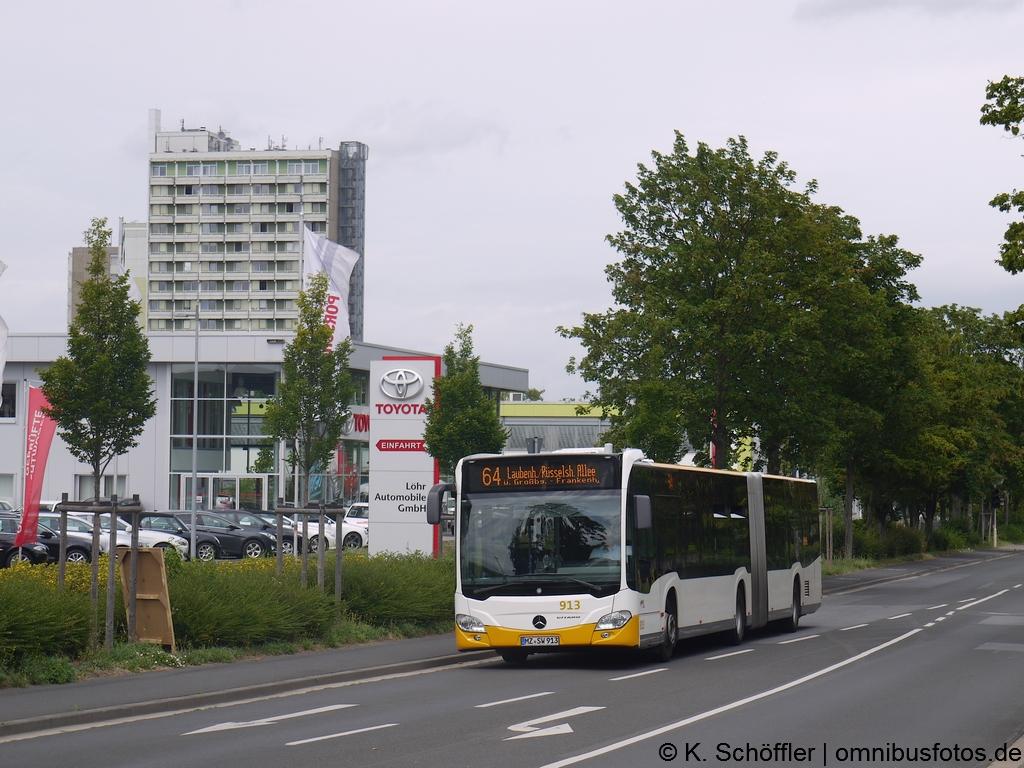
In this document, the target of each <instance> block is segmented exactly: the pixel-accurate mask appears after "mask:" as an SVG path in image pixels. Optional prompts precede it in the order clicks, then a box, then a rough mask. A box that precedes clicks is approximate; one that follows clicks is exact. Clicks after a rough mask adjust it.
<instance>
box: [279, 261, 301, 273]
mask: <svg viewBox="0 0 1024 768" xmlns="http://www.w3.org/2000/svg"><path fill="white" fill-rule="evenodd" d="M298 269H299V262H297V261H279V262H277V271H278V272H297V271H298Z"/></svg>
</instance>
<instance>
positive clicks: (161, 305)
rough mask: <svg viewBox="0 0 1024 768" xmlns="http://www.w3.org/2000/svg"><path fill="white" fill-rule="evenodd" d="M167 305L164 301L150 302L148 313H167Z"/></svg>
mask: <svg viewBox="0 0 1024 768" xmlns="http://www.w3.org/2000/svg"><path fill="white" fill-rule="evenodd" d="M168 303H169V302H166V301H150V302H149V311H150V312H167V311H168V309H169V308H168V306H167V304H168Z"/></svg>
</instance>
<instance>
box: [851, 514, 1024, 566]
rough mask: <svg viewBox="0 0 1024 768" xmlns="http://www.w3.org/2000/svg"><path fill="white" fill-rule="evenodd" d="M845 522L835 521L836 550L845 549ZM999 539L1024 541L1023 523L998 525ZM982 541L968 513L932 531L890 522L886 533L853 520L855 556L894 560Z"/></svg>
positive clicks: (863, 522) (973, 546)
mask: <svg viewBox="0 0 1024 768" xmlns="http://www.w3.org/2000/svg"><path fill="white" fill-rule="evenodd" d="M845 530H846V529H845V526H844V525H843V521H842V520H841V519H837V520H836V521H835V528H834V532H833V551H834V552H842V551H843V547H844V546H845ZM997 530H998V535H999V541H1000V542H1014V543H1021V542H1024V526H1021V525H1020V524H1019V523H1011V524H1010V525H1000V526H999V527H998V529H997ZM981 545H982V540H981V536H980V535H979V533H978V532H977V530H976V529H974V527H973V526H972V525H971V523H970V521H969V520H968V519H967V518H966V517H961V518H957V519H955V520H946V521H943V523H942V525H941V527H937V528H936V529H935V530H933V531H932V532H931V534H927V535H926V534H925V532H924V529H923V528H911V527H909V526H906V525H902V524H900V523H890V524H889V525H888V526H887V527H886V531H885V533H884V534H883V533H882V532H881V530H880V529H879V528H878V527H877V526H874V527H868V525H867V524H866V522H865V521H864V520H854V521H853V556H854V557H855V558H868V559H872V560H891V559H893V558H898V557H908V556H912V555H919V554H923V553H925V552H951V551H957V550H966V549H973V548H975V547H980V546H981Z"/></svg>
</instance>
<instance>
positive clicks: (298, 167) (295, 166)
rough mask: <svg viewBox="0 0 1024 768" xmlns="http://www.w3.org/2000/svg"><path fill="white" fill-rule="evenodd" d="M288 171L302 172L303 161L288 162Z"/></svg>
mask: <svg viewBox="0 0 1024 768" xmlns="http://www.w3.org/2000/svg"><path fill="white" fill-rule="evenodd" d="M288 173H302V161H301V160H300V161H299V162H297V163H292V162H289V163H288Z"/></svg>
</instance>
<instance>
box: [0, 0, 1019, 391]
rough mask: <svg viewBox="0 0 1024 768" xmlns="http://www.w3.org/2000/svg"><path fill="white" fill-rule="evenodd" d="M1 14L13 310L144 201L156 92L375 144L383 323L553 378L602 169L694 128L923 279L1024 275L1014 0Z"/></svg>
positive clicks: (99, 9) (994, 308)
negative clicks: (884, 238) (785, 180)
mask: <svg viewBox="0 0 1024 768" xmlns="http://www.w3.org/2000/svg"><path fill="white" fill-rule="evenodd" d="M4 27H5V29H6V30H7V31H8V34H7V35H5V39H4V44H3V47H2V48H0V64H2V67H0V83H2V87H0V94H2V97H3V99H2V106H0V114H2V121H0V136H2V138H3V146H4V154H5V162H4V173H3V175H2V176H0V208H2V210H3V213H4V223H5V231H6V232H7V235H6V237H5V238H4V247H3V249H2V251H0V259H2V260H3V261H5V262H7V263H8V265H9V269H8V270H7V272H6V273H5V274H4V275H3V277H2V278H0V315H3V317H4V318H5V319H6V320H7V323H8V325H9V326H10V328H11V331H12V332H62V331H64V330H65V325H66V315H67V311H66V306H67V277H66V275H67V254H68V251H69V250H70V248H71V247H72V246H75V245H79V244H81V242H82V234H81V233H82V231H83V230H84V229H85V228H86V227H87V226H88V223H89V219H90V218H91V217H93V216H106V217H109V218H110V220H111V221H112V222H116V220H117V217H118V216H124V217H125V218H126V220H145V217H146V206H147V200H146V188H147V183H148V179H147V154H146V152H147V149H146V127H147V110H148V109H149V108H151V107H157V108H159V109H161V110H162V112H163V123H164V126H166V127H174V126H177V125H178V124H179V122H180V120H181V119H182V118H184V120H185V123H186V125H187V126H188V127H198V126H200V125H204V126H207V127H211V128H213V127H217V126H221V127H223V128H224V129H225V130H226V131H228V132H229V133H230V135H231V136H232V137H234V138H236V139H238V140H239V141H240V142H241V144H242V146H243V147H249V146H256V147H265V146H266V141H267V137H268V135H269V136H272V137H274V138H275V140H276V141H280V138H281V136H282V135H284V136H287V137H288V144H289V146H295V145H297V146H300V147H305V146H309V145H312V146H313V147H316V146H318V143H319V139H320V137H323V139H324V146H334V147H336V146H337V145H338V143H339V142H340V141H343V140H358V141H362V142H365V143H366V144H368V145H369V147H370V159H369V163H368V166H367V198H366V200H367V202H366V333H365V338H366V340H367V341H371V342H377V343H383V344H389V345H395V346H400V347H406V348H410V349H416V350H423V351H432V352H440V351H441V349H442V348H443V347H444V345H445V344H446V343H448V342H449V341H450V340H451V339H452V337H453V335H454V331H455V326H456V324H457V323H460V322H463V323H472V324H473V326H474V328H475V333H474V339H475V344H476V350H477V352H478V353H479V354H480V355H481V356H482V357H483V359H484V360H487V361H491V362H496V363H504V364H508V365H514V366H520V367H525V368H529V370H530V381H531V384H532V385H533V386H534V387H537V388H539V389H544V390H546V398H548V399H561V398H568V397H578V396H580V395H581V394H582V393H583V392H584V390H585V389H586V388H587V385H586V383H584V382H582V381H580V380H579V379H576V378H572V377H569V376H568V375H567V374H566V373H565V370H564V369H565V364H566V362H567V360H568V359H569V357H570V356H571V355H577V354H579V353H580V350H579V348H578V347H577V346H576V345H575V344H574V343H572V342H570V341H566V340H563V339H560V338H559V337H558V336H557V335H556V334H555V327H556V326H558V325H560V324H561V325H572V324H575V323H576V322H578V320H579V319H580V315H581V313H583V312H599V311H604V310H606V309H607V308H608V307H609V306H610V302H611V296H610V291H609V285H608V283H607V282H606V281H605V277H604V267H605V265H607V264H608V263H610V262H612V261H615V260H616V253H615V252H614V251H613V250H612V249H611V248H610V247H609V246H608V245H607V244H606V243H605V241H604V237H605V235H607V234H608V233H611V232H615V231H617V230H618V228H619V220H618V217H617V214H616V212H615V209H614V207H613V205H612V195H613V194H615V193H616V192H619V191H620V190H621V189H622V186H623V184H624V183H625V182H626V181H630V180H633V179H634V178H635V174H636V166H637V164H638V163H645V164H648V163H649V161H650V152H651V150H655V149H656V150H659V151H668V150H670V148H671V142H672V131H673V130H674V129H678V130H679V131H681V132H682V133H683V134H684V135H685V136H686V138H687V140H688V142H689V143H690V144H691V146H695V145H696V143H697V142H698V141H703V142H706V143H708V144H710V145H712V146H714V147H720V146H723V145H724V143H725V141H726V139H727V138H728V137H731V136H737V135H740V134H742V135H744V136H746V137H747V139H748V141H749V142H750V146H751V151H752V152H753V153H754V154H755V155H757V156H759V155H760V154H762V153H763V152H764V151H765V150H769V149H771V150H775V151H777V152H778V153H779V155H780V157H781V159H783V160H785V161H787V162H788V163H789V164H790V165H791V166H792V167H793V168H794V169H795V170H796V171H797V173H798V174H799V176H798V184H799V186H801V187H802V185H803V182H805V181H807V180H809V179H811V178H816V179H817V180H818V182H819V185H820V188H819V192H818V195H817V200H818V201H819V202H822V203H828V204H831V205H837V206H839V207H841V208H843V209H844V210H846V211H847V212H848V213H850V214H852V215H854V216H856V217H858V218H859V219H860V220H861V223H862V225H863V228H864V231H865V233H866V234H867V233H875V234H877V233H887V234H896V235H898V236H899V237H900V240H901V244H902V245H903V246H904V247H906V248H908V249H910V250H912V251H914V252H916V253H920V254H922V255H923V256H924V264H923V266H922V267H921V268H920V269H919V270H917V271H916V272H915V273H913V275H912V279H913V280H914V282H915V283H916V284H917V286H918V288H919V289H920V292H921V295H922V298H923V303H924V304H926V305H929V306H932V305H939V304H946V303H954V302H955V303H958V304H962V305H968V306H974V307H980V308H982V309H984V310H985V311H986V312H1003V311H1006V310H1008V309H1012V308H1015V307H1017V306H1018V305H1019V304H1021V303H1022V302H1024V295H1022V290H1021V289H1022V287H1024V282H1022V281H1024V276H1017V277H1012V276H1010V275H1009V274H1008V273H1006V272H1004V271H1003V270H1002V269H1001V268H999V267H998V266H997V265H996V264H995V263H994V260H995V259H996V258H997V256H998V244H999V242H1000V240H1001V237H1002V232H1003V230H1004V229H1005V227H1006V224H1007V223H1008V222H1009V217H1008V216H1007V215H1005V214H1001V213H999V212H997V211H995V210H993V209H991V208H989V207H988V205H987V202H988V201H989V200H990V199H991V198H992V196H993V195H995V194H996V193H997V192H1001V191H1010V190H1011V189H1013V188H1021V187H1024V160H1022V159H1021V153H1022V152H1024V141H1021V140H1020V139H1017V140H1013V139H1010V138H1009V137H1008V134H1005V133H1004V132H1003V131H1002V130H1000V129H997V128H992V127H983V126H980V125H979V124H978V118H979V108H980V107H981V105H982V103H983V102H984V90H985V85H986V82H987V81H989V80H999V79H1000V78H1002V77H1003V75H1007V74H1009V75H1011V76H1021V75H1024V44H1022V40H1024V3H1022V2H1021V0H796V1H794V0H773V1H772V2H763V0H761V1H758V2H733V1H731V0H724V1H723V0H719V2H714V3H708V2H695V1H693V0H688V1H687V0H676V1H675V2H643V1H642V0H640V1H638V0H633V2H630V3H625V2H618V3H613V2H600V1H598V0H586V2H558V1H557V0H545V1H544V2H515V3H513V2H483V1H482V0H476V1H475V2H441V1H439V0H431V1H429V2H422V1H421V2H374V3H368V2H358V3H357V2H345V1H343V0H333V1H332V2H321V3H311V2H289V3H282V2H264V1H262V0H227V1H226V2H216V0H212V1H211V0H203V2H192V1H191V0H182V1H180V2H175V3H160V4H157V3H145V2H141V3H140V2H138V0H132V2H104V1H103V0H96V1H95V2H90V3H81V2H68V1H67V0H58V1H57V2H55V3H28V2H21V3H17V4H15V3H10V4H7V5H6V6H5V10H4ZM16 30H17V31H16ZM15 31H16V32H15Z"/></svg>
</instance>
